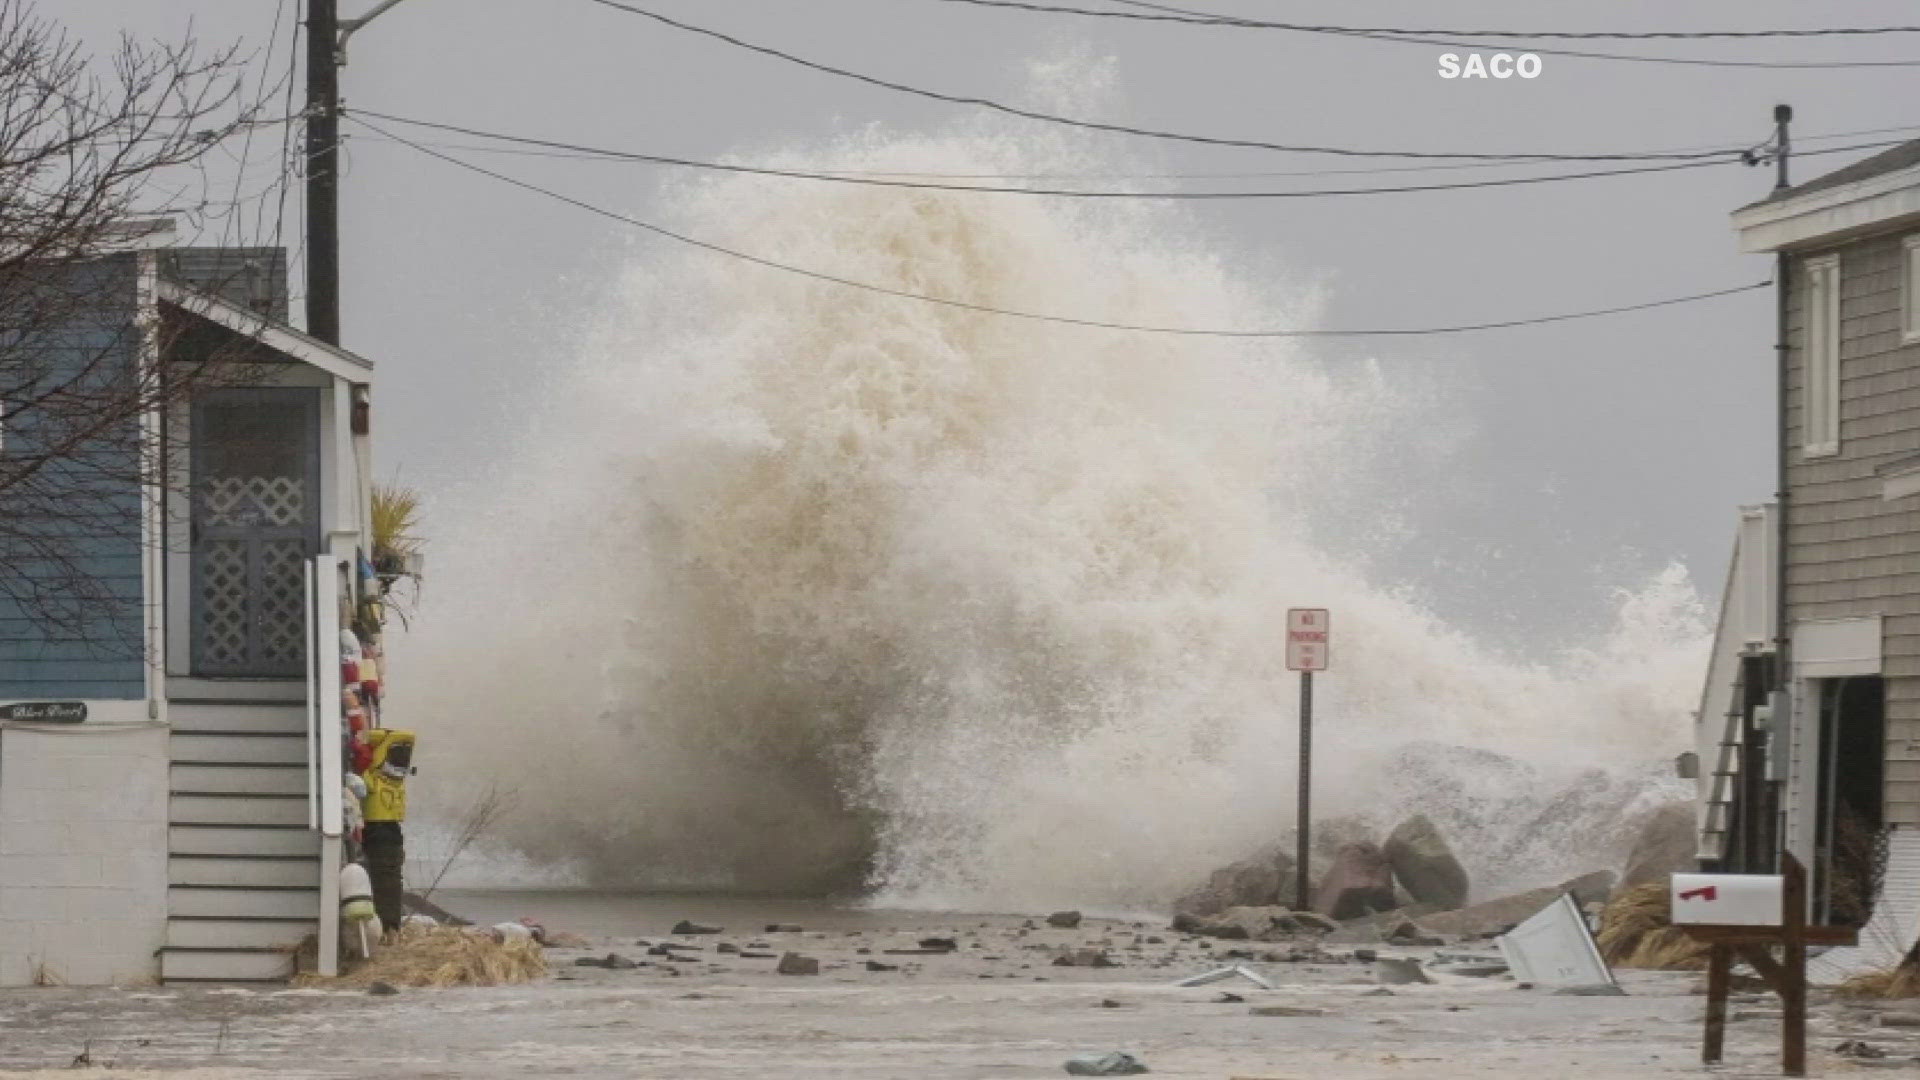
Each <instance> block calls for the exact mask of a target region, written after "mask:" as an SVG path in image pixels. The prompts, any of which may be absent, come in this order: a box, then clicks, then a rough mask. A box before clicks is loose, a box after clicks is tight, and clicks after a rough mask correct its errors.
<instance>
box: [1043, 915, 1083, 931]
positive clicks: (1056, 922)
mask: <svg viewBox="0 0 1920 1080" xmlns="http://www.w3.org/2000/svg"><path fill="white" fill-rule="evenodd" d="M1047 925H1048V926H1058V927H1061V928H1063V929H1067V930H1071V929H1073V928H1074V927H1076V926H1079V925H1080V913H1079V912H1077V911H1056V912H1054V913H1053V914H1051V915H1049V916H1047Z"/></svg>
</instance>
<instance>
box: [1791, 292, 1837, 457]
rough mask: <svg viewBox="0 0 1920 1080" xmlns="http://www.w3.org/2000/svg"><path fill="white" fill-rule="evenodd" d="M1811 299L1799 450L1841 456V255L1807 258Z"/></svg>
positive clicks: (1807, 315) (1812, 454) (1805, 317)
mask: <svg viewBox="0 0 1920 1080" xmlns="http://www.w3.org/2000/svg"><path fill="white" fill-rule="evenodd" d="M1806 268H1807V299H1806V308H1805V313H1804V315H1803V317H1802V319H1801V322H1802V324H1803V326H1804V328H1805V333H1806V338H1805V346H1804V348H1803V349H1802V350H1801V355H1802V359H1803V363H1802V370H1801V376H1802V379H1801V395H1800V396H1801V404H1802V408H1801V410H1800V452H1801V454H1803V455H1805V456H1807V457H1817V456H1820V455H1823V454H1837V453H1839V452H1840V257H1839V256H1838V255H1821V256H1818V257H1816V258H1812V259H1808V260H1807V262H1806Z"/></svg>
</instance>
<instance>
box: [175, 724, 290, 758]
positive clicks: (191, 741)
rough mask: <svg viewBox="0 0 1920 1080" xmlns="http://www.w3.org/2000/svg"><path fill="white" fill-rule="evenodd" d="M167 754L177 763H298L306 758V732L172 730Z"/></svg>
mask: <svg viewBox="0 0 1920 1080" xmlns="http://www.w3.org/2000/svg"><path fill="white" fill-rule="evenodd" d="M168 756H169V757H171V758H172V759H173V760H174V761H177V762H192V763H205V762H235V763H238V762H252V763H255V764H260V763H268V762H278V763H282V764H291V765H298V764H301V763H303V762H305V761H306V760H307V734H306V732H305V731H304V730H302V731H300V732H299V733H297V734H264V733H255V734H252V735H244V734H235V733H233V732H221V733H211V732H198V731H177V730H176V731H175V732H174V733H173V738H172V739H170V740H168Z"/></svg>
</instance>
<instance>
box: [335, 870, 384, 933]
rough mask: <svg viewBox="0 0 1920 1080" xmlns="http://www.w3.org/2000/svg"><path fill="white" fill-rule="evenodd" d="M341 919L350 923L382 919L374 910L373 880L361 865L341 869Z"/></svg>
mask: <svg viewBox="0 0 1920 1080" xmlns="http://www.w3.org/2000/svg"><path fill="white" fill-rule="evenodd" d="M340 917H341V918H343V919H346V920H347V921H349V922H360V921H362V920H366V919H377V918H379V917H380V916H379V913H378V912H376V911H374V909H373V880H372V879H371V878H369V877H367V868H366V867H364V866H361V865H360V864H359V863H348V864H347V865H345V866H342V867H341V868H340Z"/></svg>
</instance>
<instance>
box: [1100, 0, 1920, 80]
mask: <svg viewBox="0 0 1920 1080" xmlns="http://www.w3.org/2000/svg"><path fill="white" fill-rule="evenodd" d="M1112 2H1113V3H1116V4H1125V5H1127V6H1128V7H1137V8H1144V9H1147V10H1149V11H1158V12H1165V13H1168V14H1170V15H1177V16H1186V17H1191V18H1190V19H1187V20H1183V21H1194V22H1199V23H1203V24H1209V25H1215V26H1239V27H1247V28H1264V29H1282V30H1284V29H1296V28H1295V27H1290V26H1288V25H1286V24H1272V23H1264V22H1261V21H1260V20H1257V19H1240V18H1236V17H1232V16H1213V15H1208V14H1206V13H1205V12H1197V11H1192V10H1189V9H1187V8H1178V7H1169V6H1167V5H1165V4H1156V3H1148V2H1146V0H1112ZM1094 14H1103V13H1101V12H1095V13H1094ZM1104 14H1117V13H1104ZM1297 29H1301V30H1310V31H1311V32H1315V33H1326V34H1338V35H1341V36H1345V37H1358V38H1366V39H1368V40H1372V41H1391V42H1396V43H1399V44H1402V45H1437V46H1440V47H1441V48H1447V49H1480V48H1505V47H1506V45H1505V43H1504V42H1496V43H1493V44H1488V43H1486V42H1484V41H1475V40H1468V39H1467V38H1466V37H1462V38H1451V37H1450V38H1436V37H1417V36H1410V35H1413V34H1419V33H1422V31H1392V30H1363V29H1357V28H1347V27H1323V28H1317V29H1315V28H1307V27H1299V28H1297ZM1888 29H1890V30H1898V29H1901V28H1897V27H1893V28H1888ZM1426 33H1444V31H1427V32H1426ZM1498 33H1499V32H1498V31H1494V32H1491V35H1489V36H1497V35H1498ZM1471 36H1473V35H1468V37H1471ZM1524 48H1525V49H1526V51H1527V52H1531V53H1537V54H1539V55H1541V56H1566V57H1572V58H1575V59H1580V60H1610V61H1618V62H1622V63H1635V64H1680V65H1685V66H1692V67H1724V68H1879V67H1915V66H1920V60H1715V59H1710V58H1707V57H1698V56H1647V55H1644V54H1641V53H1606V52H1591V51H1586V50H1580V49H1560V48H1553V47H1551V46H1544V45H1527V46H1524Z"/></svg>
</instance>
